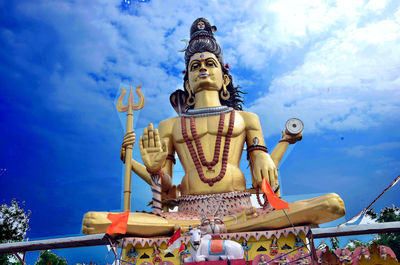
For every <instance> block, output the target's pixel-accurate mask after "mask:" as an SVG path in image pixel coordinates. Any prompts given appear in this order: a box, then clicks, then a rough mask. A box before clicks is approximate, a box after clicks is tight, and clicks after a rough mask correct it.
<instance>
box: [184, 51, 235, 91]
mask: <svg viewBox="0 0 400 265" xmlns="http://www.w3.org/2000/svg"><path fill="white" fill-rule="evenodd" d="M188 71H189V78H188V81H189V83H188V84H186V89H190V90H191V91H192V93H193V94H196V93H198V92H200V91H202V90H216V91H219V90H220V89H221V88H222V85H223V84H224V82H225V85H228V84H229V81H230V80H229V77H228V75H223V72H222V68H221V65H220V63H219V61H218V59H217V57H216V56H215V55H214V54H213V53H211V52H200V53H195V54H194V55H193V56H192V57H191V58H190V61H189V65H188Z"/></svg>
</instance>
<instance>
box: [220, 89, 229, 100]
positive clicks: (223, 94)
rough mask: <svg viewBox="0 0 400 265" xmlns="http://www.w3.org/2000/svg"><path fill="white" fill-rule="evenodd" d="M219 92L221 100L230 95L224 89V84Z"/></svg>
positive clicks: (226, 98)
mask: <svg viewBox="0 0 400 265" xmlns="http://www.w3.org/2000/svg"><path fill="white" fill-rule="evenodd" d="M219 94H220V96H221V98H222V99H223V100H228V99H229V98H230V97H231V94H230V93H229V91H228V90H227V89H226V86H225V85H224V86H223V87H222V90H221V92H220V93H219Z"/></svg>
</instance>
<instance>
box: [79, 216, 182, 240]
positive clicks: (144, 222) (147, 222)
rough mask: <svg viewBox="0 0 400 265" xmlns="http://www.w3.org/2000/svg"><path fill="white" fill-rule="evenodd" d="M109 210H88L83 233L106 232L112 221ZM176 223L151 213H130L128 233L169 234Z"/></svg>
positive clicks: (144, 234) (140, 234) (133, 234)
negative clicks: (108, 216)
mask: <svg viewBox="0 0 400 265" xmlns="http://www.w3.org/2000/svg"><path fill="white" fill-rule="evenodd" d="M108 214H109V213H108V212H88V213H86V214H85V216H84V217H83V224H82V233H84V234H86V235H91V234H101V233H105V232H106V230H107V228H108V227H109V226H110V224H111V221H110V220H108V219H107V215H108ZM174 228H175V224H173V223H169V222H168V221H167V220H166V219H164V218H162V217H160V216H157V215H154V214H149V213H130V214H129V219H128V225H127V229H126V233H127V234H129V235H132V236H157V235H168V234H172V233H173V232H174Z"/></svg>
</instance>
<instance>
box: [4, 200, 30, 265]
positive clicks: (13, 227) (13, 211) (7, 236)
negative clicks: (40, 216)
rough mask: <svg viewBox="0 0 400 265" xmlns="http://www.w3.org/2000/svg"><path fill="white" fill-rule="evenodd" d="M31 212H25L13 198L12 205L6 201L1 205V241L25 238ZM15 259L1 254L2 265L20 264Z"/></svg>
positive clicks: (7, 241)
mask: <svg viewBox="0 0 400 265" xmlns="http://www.w3.org/2000/svg"><path fill="white" fill-rule="evenodd" d="M21 205H24V202H22V203H21ZM30 214H31V211H27V212H25V210H24V209H22V208H21V207H20V205H19V202H18V201H16V200H12V201H11V205H10V206H8V205H7V204H5V203H4V204H2V205H0V243H10V242H15V241H22V240H24V238H25V236H26V231H28V229H29V216H30ZM14 260H15V259H14V258H13V256H12V255H0V265H3V264H7V265H11V264H20V263H19V262H15V261H14Z"/></svg>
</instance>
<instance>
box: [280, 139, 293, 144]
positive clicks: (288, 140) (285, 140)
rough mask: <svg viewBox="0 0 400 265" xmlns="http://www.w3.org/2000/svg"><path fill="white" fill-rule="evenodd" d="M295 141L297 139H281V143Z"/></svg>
mask: <svg viewBox="0 0 400 265" xmlns="http://www.w3.org/2000/svg"><path fill="white" fill-rule="evenodd" d="M295 142H296V139H282V140H279V143H289V144H294V143H295Z"/></svg>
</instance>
